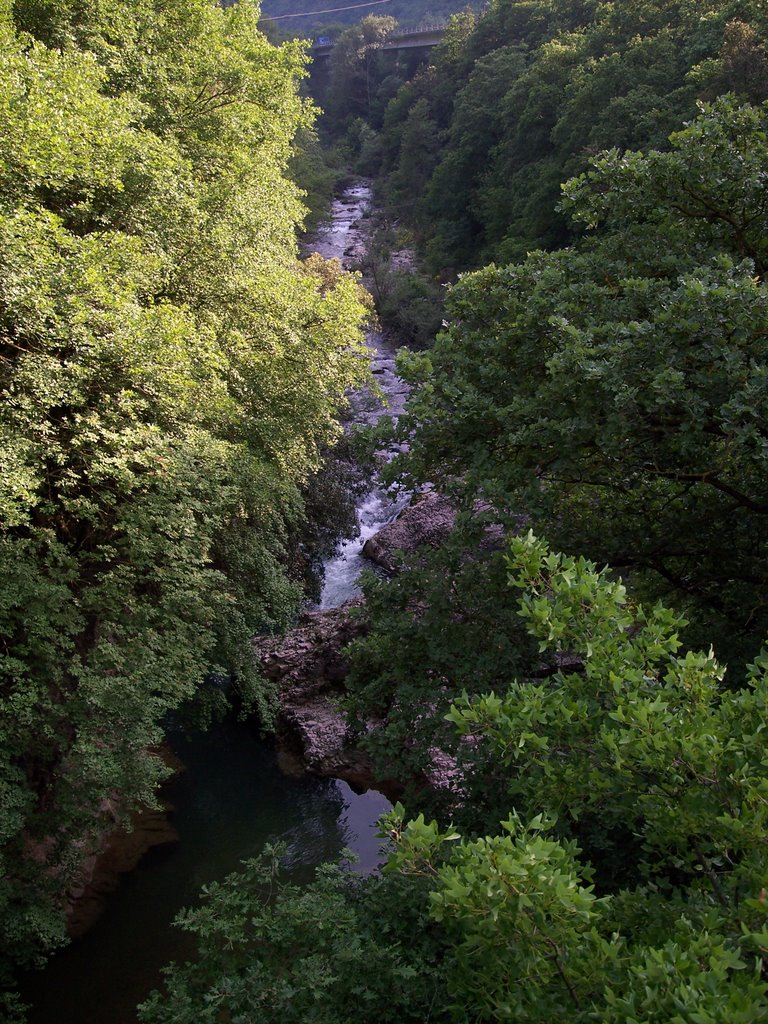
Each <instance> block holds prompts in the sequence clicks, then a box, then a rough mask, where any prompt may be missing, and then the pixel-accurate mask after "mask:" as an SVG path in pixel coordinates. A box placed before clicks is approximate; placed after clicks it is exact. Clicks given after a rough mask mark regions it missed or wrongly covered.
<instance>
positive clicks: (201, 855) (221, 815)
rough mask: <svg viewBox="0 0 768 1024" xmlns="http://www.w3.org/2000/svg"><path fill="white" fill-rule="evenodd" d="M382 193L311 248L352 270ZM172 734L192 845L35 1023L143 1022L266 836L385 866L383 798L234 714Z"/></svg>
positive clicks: (34, 987) (39, 983)
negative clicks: (325, 771) (187, 919)
mask: <svg viewBox="0 0 768 1024" xmlns="http://www.w3.org/2000/svg"><path fill="white" fill-rule="evenodd" d="M370 201H371V198H370V188H369V186H368V185H367V184H366V183H358V184H356V185H353V186H352V187H350V188H349V189H347V191H346V192H345V193H344V194H343V195H342V196H341V197H340V198H339V199H337V200H336V201H335V202H334V204H333V210H332V216H331V218H330V220H329V222H328V223H327V224H326V225H324V226H323V227H322V228H321V229H320V230H319V231H318V234H317V236H316V237H315V239H313V240H312V243H311V244H310V245H309V248H310V249H312V250H315V251H318V252H320V253H321V255H323V256H325V257H327V258H331V257H336V258H339V259H341V260H342V262H344V263H345V264H346V265H349V263H350V257H349V256H345V254H349V253H352V252H353V251H354V252H357V253H359V251H360V247H361V246H362V245H364V235H363V233H362V232H361V225H362V224H363V223H364V221H363V219H362V218H363V217H364V215H365V213H366V210H367V209H368V208H369V206H370ZM352 259H354V256H352ZM369 344H370V345H371V348H372V351H373V357H372V358H373V371H374V374H375V378H376V379H377V381H378V382H379V384H380V388H381V393H382V394H383V395H384V396H385V397H386V402H387V408H388V410H389V411H391V412H392V413H395V414H397V413H398V412H400V411H401V410H402V405H403V403H404V401H405V397H406V387H405V385H404V384H403V382H402V381H400V380H399V379H398V378H397V375H396V374H395V372H394V348H393V347H392V346H391V345H390V344H389V343H388V342H387V340H386V339H385V338H384V337H383V336H382V335H381V334H379V333H378V332H371V334H370V335H369ZM384 411H385V405H384V403H383V402H382V398H381V396H380V395H376V394H374V393H373V392H372V391H371V390H370V389H368V388H365V389H362V390H361V391H360V392H359V393H357V394H355V395H354V396H353V398H352V405H351V412H350V417H349V422H350V425H352V424H356V423H373V422H375V421H376V420H377V419H378V418H379V417H380V416H381V415H382V413H383V412H384ZM384 457H386V453H385V454H384ZM406 500H407V496H406V495H402V494H400V495H397V494H395V495H392V494H390V493H389V492H387V491H386V490H385V489H383V488H382V486H381V485H380V483H379V481H378V478H377V477H376V476H375V475H374V476H373V477H372V478H371V480H370V486H369V489H368V491H367V493H365V494H364V495H363V497H362V498H361V500H360V502H359V505H358V509H357V523H358V532H357V534H356V536H354V537H353V538H350V539H346V540H345V541H343V542H342V543H341V544H340V545H339V547H338V548H337V551H336V553H335V554H334V555H333V557H332V558H331V559H330V560H329V561H328V562H327V563H326V566H325V585H324V587H323V591H322V595H321V598H320V606H321V607H323V608H330V607H335V606H337V605H339V604H341V603H343V602H344V601H345V600H347V599H348V598H350V597H351V596H353V595H354V594H355V593H356V592H357V578H358V576H359V574H360V571H361V568H362V566H363V560H362V557H361V550H362V546H363V544H364V542H365V540H366V539H367V538H368V537H369V536H371V535H372V534H374V533H375V532H376V531H377V530H378V529H380V528H381V526H383V525H384V524H385V523H387V522H388V521H389V520H390V519H391V518H392V517H393V516H394V515H395V513H396V512H397V511H398V509H399V508H400V507H402V505H403V504H404V503H405V501H406ZM168 738H169V742H170V744H171V747H172V748H173V750H174V753H175V754H176V755H177V756H178V757H179V759H180V760H181V761H182V762H183V763H184V765H185V770H184V771H183V772H181V773H180V774H179V775H177V776H176V777H175V778H174V779H173V780H172V781H171V783H170V784H169V785H168V786H167V787H166V790H165V794H164V795H165V798H166V799H167V800H168V801H169V802H170V804H171V805H172V806H173V812H172V822H173V825H174V827H175V828H176V831H177V832H178V835H179V841H178V842H175V843H169V844H166V845H164V846H159V847H155V848H154V849H152V850H150V851H149V852H148V853H147V854H146V855H145V856H144V857H143V859H142V861H141V864H140V865H139V867H138V868H137V869H136V870H135V871H133V872H131V873H130V874H129V875H126V876H125V877H124V879H123V881H122V883H121V885H120V886H119V888H118V889H117V890H116V892H115V893H114V894H113V895H112V896H111V897H110V898H109V900H108V902H107V906H106V908H105V910H104V912H103V913H102V915H101V917H100V918H99V920H98V921H97V922H96V924H95V925H94V927H93V928H92V929H91V930H90V931H89V932H88V933H87V934H86V935H85V936H84V937H83V938H81V939H78V940H77V941H75V942H73V943H72V944H71V945H70V946H68V947H67V948H66V949H64V950H63V951H62V952H60V953H59V954H57V955H56V956H54V957H53V958H51V960H50V961H49V963H48V964H47V966H46V967H45V968H44V969H43V970H42V971H39V972H36V973H34V974H33V975H31V976H29V977H28V978H27V980H26V983H25V985H24V988H23V996H24V998H25V1000H26V1001H27V1002H29V1003H31V1005H32V1009H31V1013H30V1022H31V1024H135V1021H136V1014H135V1007H136V1005H137V1003H139V1002H141V1001H142V1000H143V999H144V998H145V997H146V996H147V994H148V993H149V992H150V991H151V989H153V988H155V987H157V986H158V984H159V983H160V979H161V976H160V969H161V967H162V966H163V965H164V964H166V963H168V962H169V961H170V960H172V959H176V960H178V959H182V958H184V957H185V956H186V955H187V954H188V953H189V949H188V947H187V945H186V943H187V941H188V940H187V939H186V937H185V936H184V935H183V933H181V932H180V931H179V930H178V929H176V928H174V927H173V926H172V922H173V919H174V917H175V916H176V914H177V913H178V912H179V911H180V910H181V909H182V907H184V906H188V905H190V904H192V903H194V902H195V900H196V898H197V894H198V893H199V890H200V888H201V886H203V885H204V884H205V883H207V882H210V881H213V880H214V879H217V878H222V877H224V876H225V875H226V874H228V873H230V872H232V871H234V870H236V869H237V868H238V866H239V864H240V862H241V861H242V860H243V859H245V858H247V857H252V856H254V855H256V854H257V853H258V852H259V851H260V850H261V848H262V847H263V845H264V843H265V842H274V841H275V840H278V839H280V840H283V841H284V842H286V843H287V846H288V863H289V865H290V868H291V870H292V872H293V874H294V876H295V877H296V878H297V879H301V878H308V877H309V876H310V874H311V872H312V869H313V867H314V866H316V865H317V864H319V863H322V862H323V861H325V860H335V859H337V858H338V857H339V855H340V854H341V851H342V850H343V849H344V848H349V849H351V850H353V851H354V852H355V853H356V854H357V856H358V858H359V861H358V864H357V870H361V871H371V870H374V869H375V867H376V865H377V863H378V860H379V852H378V845H379V844H378V840H377V838H376V821H377V819H378V817H379V816H380V814H382V813H383V812H384V811H385V810H387V809H388V807H389V803H388V801H387V800H386V798H385V797H383V796H382V795H381V794H380V793H376V792H374V791H369V792H368V793H364V794H356V793H354V792H353V791H352V790H351V789H350V787H349V786H348V785H347V784H346V783H344V782H341V781H337V780H333V779H319V778H315V777H312V776H306V777H304V778H298V779H297V778H291V777H288V776H286V775H284V774H283V773H282V772H281V771H280V769H279V767H278V764H277V759H276V755H275V751H274V749H273V747H272V745H271V744H270V743H269V742H266V741H264V740H262V739H260V738H259V736H258V734H257V733H256V731H255V730H254V729H253V727H252V726H249V725H248V724H247V723H241V722H238V721H237V720H235V719H234V718H231V719H227V720H226V721H224V722H222V723H220V724H219V725H217V726H215V727H214V728H212V729H210V730H209V731H207V732H205V733H202V732H201V733H198V734H195V735H192V736H185V735H183V734H181V733H178V734H175V733H173V732H171V734H170V735H169V737H168Z"/></svg>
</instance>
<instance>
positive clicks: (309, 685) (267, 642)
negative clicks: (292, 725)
mask: <svg viewBox="0 0 768 1024" xmlns="http://www.w3.org/2000/svg"><path fill="white" fill-rule="evenodd" d="M362 603H363V601H362V598H356V599H355V600H353V601H348V602H346V604H343V605H341V606H340V607H339V608H328V609H324V610H322V611H312V612H305V613H304V615H302V616H301V618H300V619H299V622H298V625H296V626H294V628H293V629H291V630H290V631H289V632H288V633H286V634H285V636H278V637H263V636H262V637H256V638H255V640H254V641H253V652H254V654H255V655H256V658H257V660H258V662H259V664H260V666H261V670H262V672H263V673H264V675H266V676H267V678H268V679H274V680H275V681H276V682H277V683H279V684H280V688H281V691H282V694H283V699H284V700H288V699H289V698H290V695H291V691H292V689H293V688H296V687H298V688H300V689H301V692H302V693H303V694H304V695H305V696H310V695H311V694H312V693H314V692H318V693H320V692H324V691H327V690H333V689H337V690H338V689H339V688H340V684H341V683H343V681H344V679H345V678H346V675H347V672H348V671H349V663H348V662H347V659H346V657H345V656H344V654H343V650H342V649H343V648H344V646H345V645H346V644H348V643H349V642H350V640H354V638H355V637H357V636H361V635H362V633H363V632H364V630H365V622H364V620H363V619H362V618H361V617H359V616H357V615H356V614H355V609H357V608H359V607H360V606H361V605H362Z"/></svg>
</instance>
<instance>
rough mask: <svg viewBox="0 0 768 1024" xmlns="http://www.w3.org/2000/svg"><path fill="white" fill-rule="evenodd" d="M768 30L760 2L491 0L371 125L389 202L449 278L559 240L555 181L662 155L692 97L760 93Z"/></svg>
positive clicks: (564, 226)
mask: <svg viewBox="0 0 768 1024" xmlns="http://www.w3.org/2000/svg"><path fill="white" fill-rule="evenodd" d="M765 35H766V23H765V12H764V9H763V6H762V5H761V4H759V3H752V2H750V0H693V2H689V0H682V2H678V0H671V2H664V3H660V2H648V3H633V4H626V3H624V4H621V3H602V2H599V0H530V2H519V0H496V2H493V3H491V4H490V5H489V7H488V8H487V9H486V10H484V12H483V14H482V16H481V17H476V16H473V15H472V14H470V13H466V12H465V13H464V14H462V15H459V16H457V17H455V18H454V19H453V22H452V25H451V28H450V31H449V32H448V34H447V36H446V38H445V39H444V41H443V42H442V44H441V45H440V46H439V47H438V48H437V49H436V50H435V51H433V53H432V54H431V55H430V65H431V66H430V67H429V68H427V69H425V70H423V71H422V72H421V73H419V74H418V75H416V76H415V77H414V78H413V79H412V80H411V81H409V82H408V83H407V84H404V85H403V86H402V87H401V88H400V90H399V92H398V94H397V96H396V97H395V98H394V99H393V100H392V101H391V102H390V103H389V106H388V107H387V109H386V113H385V115H384V118H383V124H382V127H381V129H380V127H379V124H378V123H374V124H373V127H374V128H375V129H376V133H377V134H376V140H375V148H376V151H377V153H378V159H379V165H378V173H379V174H380V175H381V177H382V178H383V179H385V191H386V193H387V194H388V197H389V201H390V203H391V205H392V207H393V210H394V211H395V212H396V213H397V214H398V216H400V217H401V218H402V219H403V220H405V221H406V222H408V223H409V224H410V225H411V226H413V227H414V228H415V229H416V230H417V231H418V233H419V235H420V237H421V241H422V246H423V249H424V251H425V253H426V257H427V260H428V264H429V267H430V269H431V271H432V272H433V273H439V274H441V275H443V276H444V277H445V276H450V275H451V274H452V273H453V272H455V271H457V270H464V269H466V268H468V267H475V266H480V265H482V264H484V263H486V262H488V261H489V260H496V261H500V262H508V261H509V260H517V259H520V258H522V257H524V256H525V254H526V253H527V252H528V251H530V250H531V249H534V248H538V247H545V248H549V247H551V246H553V245H561V244H563V243H564V242H566V241H567V240H568V239H569V238H570V237H571V230H570V228H569V225H568V223H567V221H566V218H565V217H564V216H563V215H562V213H560V212H558V210H557V202H558V198H559V191H560V184H561V182H562V181H564V180H565V179H566V178H568V177H570V176H571V175H574V174H577V173H579V172H581V171H582V170H584V169H585V167H586V165H587V162H588V160H589V158H590V157H591V156H593V155H594V154H596V153H597V152H599V151H601V150H603V149H607V148H609V147H614V146H615V147H618V148H620V149H625V148H643V149H645V148H647V147H654V148H663V147H664V146H665V143H666V138H667V136H668V135H669V133H670V132H671V131H673V130H674V129H676V128H678V127H679V126H680V125H681V124H682V122H683V121H684V120H685V119H687V118H690V117H692V116H694V114H695V109H696V108H695V104H696V101H697V100H698V99H713V98H714V97H715V96H717V95H718V94H720V93H723V92H727V91H732V92H734V93H735V94H736V95H738V96H739V97H740V98H741V99H746V100H751V101H760V100H763V99H765V98H766V95H768V93H767V92H766V90H767V89H768V54H767V53H766V47H765ZM382 86H383V87H384V86H386V89H385V91H388V89H389V86H388V85H386V82H382ZM386 98H387V99H389V96H388V95H387V96H386ZM368 145H369V149H370V148H371V147H372V143H371V142H370V141H369V143H368Z"/></svg>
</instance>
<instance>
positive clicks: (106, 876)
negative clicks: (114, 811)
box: [67, 807, 179, 939]
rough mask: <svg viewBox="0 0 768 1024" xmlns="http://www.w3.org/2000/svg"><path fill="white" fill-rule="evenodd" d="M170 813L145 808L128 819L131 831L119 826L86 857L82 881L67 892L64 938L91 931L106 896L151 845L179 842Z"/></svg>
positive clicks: (164, 810)
mask: <svg viewBox="0 0 768 1024" xmlns="http://www.w3.org/2000/svg"><path fill="white" fill-rule="evenodd" d="M170 810H171V808H170V807H166V808H165V809H163V810H157V809H150V808H145V809H143V810H140V811H137V812H136V813H135V814H133V815H132V816H131V828H130V830H128V829H125V828H123V827H122V826H120V827H118V828H115V829H114V830H113V831H112V832H110V834H109V835H108V836H107V838H106V841H105V842H104V846H103V848H102V849H101V850H100V852H99V853H98V854H94V855H92V856H91V857H89V858H87V859H86V861H85V863H84V865H83V880H82V882H81V884H80V886H78V887H77V888H75V889H73V890H71V891H70V893H69V897H68V906H67V935H69V937H70V938H73V939H75V938H79V937H80V936H81V935H84V934H85V932H87V931H88V929H89V928H91V927H92V926H93V925H94V924H95V923H96V921H97V920H98V918H99V917H100V915H101V913H102V911H103V910H104V907H105V900H106V897H107V896H108V895H109V894H110V893H111V892H113V891H114V890H115V889H116V888H117V886H118V885H119V883H120V876H121V875H124V874H127V873H128V872H129V871H133V869H134V868H135V867H136V866H137V864H138V863H139V861H140V860H141V858H142V857H143V856H144V854H145V853H146V852H147V850H149V849H151V848H152V847H153V846H162V845H164V844H166V843H176V842H178V839H179V835H178V833H177V831H176V829H175V828H174V827H173V826H172V825H171V823H170V821H169V818H168V814H169V811H170Z"/></svg>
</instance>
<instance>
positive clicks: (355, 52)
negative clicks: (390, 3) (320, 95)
mask: <svg viewBox="0 0 768 1024" xmlns="http://www.w3.org/2000/svg"><path fill="white" fill-rule="evenodd" d="M396 26H397V22H396V21H395V19H394V18H387V17H383V18H382V17H378V16H377V15H375V14H369V15H367V16H366V17H365V18H363V19H362V20H361V21H360V22H359V23H358V24H357V25H353V26H352V27H351V28H349V29H347V31H346V32H343V33H342V34H341V35H340V36H339V38H338V39H337V40H336V42H335V43H334V46H333V50H332V51H331V56H330V62H331V67H330V82H329V89H328V97H327V100H326V107H327V110H328V114H329V116H330V117H331V118H332V119H333V121H334V122H335V123H336V124H338V125H342V124H347V123H348V122H349V121H351V120H353V119H354V118H355V117H363V118H365V117H367V116H370V113H371V105H372V98H373V95H374V91H375V89H376V87H377V85H378V84H379V80H380V78H381V77H382V76H381V75H379V71H378V63H377V59H378V56H379V51H380V50H381V48H382V46H383V44H384V42H385V41H386V39H387V36H389V35H391V33H392V32H393V31H394V29H395V27H396Z"/></svg>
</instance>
